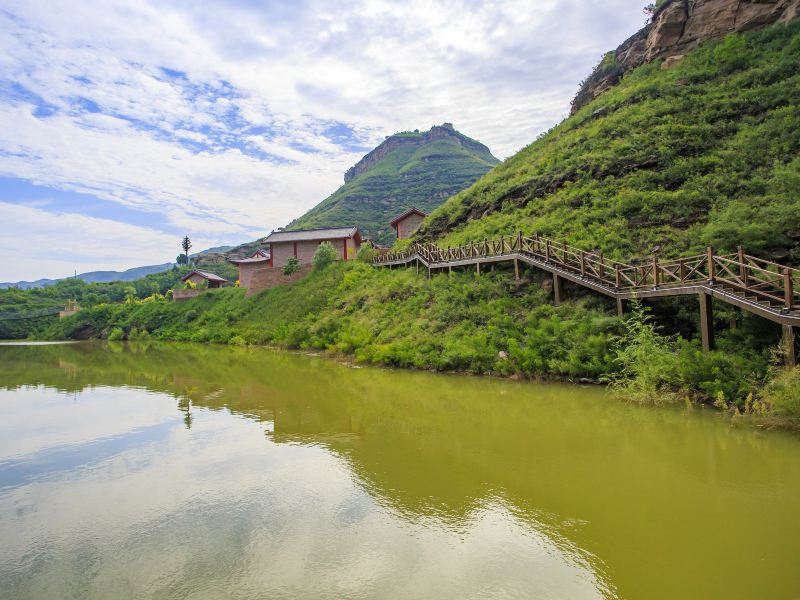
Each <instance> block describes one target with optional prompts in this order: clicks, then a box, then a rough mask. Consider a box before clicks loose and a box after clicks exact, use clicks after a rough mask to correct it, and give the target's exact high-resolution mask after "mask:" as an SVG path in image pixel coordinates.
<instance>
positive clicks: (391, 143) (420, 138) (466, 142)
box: [344, 0, 800, 183]
mask: <svg viewBox="0 0 800 600" xmlns="http://www.w3.org/2000/svg"><path fill="white" fill-rule="evenodd" d="M798 1H800V0H798ZM447 138H449V139H453V140H456V141H457V142H458V143H459V144H461V145H462V146H464V147H465V148H469V149H470V150H473V151H475V152H478V153H485V154H486V155H487V156H488V155H490V154H491V153H490V152H489V148H487V147H486V146H484V145H483V144H481V143H480V142H476V141H475V140H473V139H470V138H468V137H467V136H465V135H463V134H461V133H459V132H458V131H456V129H455V128H454V127H453V124H452V123H444V124H442V125H434V126H433V127H431V128H430V130H428V131H426V132H424V133H418V134H395V135H391V136H389V137H388V138H386V140H385V141H384V142H383V143H382V144H381V145H380V146H378V147H377V148H375V149H374V150H373V151H372V152H370V153H369V154H367V155H366V156H365V157H364V158H362V159H361V160H360V161H358V163H356V164H355V165H354V166H352V167H350V168H349V169H348V170H347V171H346V172H345V174H344V182H345V183H347V182H348V181H350V180H351V179H354V178H356V177H358V176H359V175H361V173H365V172H366V171H369V170H370V169H371V168H372V167H373V166H375V165H376V164H378V163H379V162H380V161H381V160H382V159H383V157H385V156H386V155H387V154H389V153H390V152H392V151H393V150H395V149H396V148H400V147H402V146H422V145H424V144H429V143H430V142H434V141H436V140H441V139H447Z"/></svg>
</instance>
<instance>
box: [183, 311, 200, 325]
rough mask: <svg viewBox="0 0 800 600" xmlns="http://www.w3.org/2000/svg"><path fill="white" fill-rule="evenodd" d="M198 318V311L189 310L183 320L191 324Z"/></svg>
mask: <svg viewBox="0 0 800 600" xmlns="http://www.w3.org/2000/svg"><path fill="white" fill-rule="evenodd" d="M196 318H197V311H196V310H187V311H186V314H185V315H183V320H184V321H186V322H187V323H191V322H192V321H194V320H195V319H196Z"/></svg>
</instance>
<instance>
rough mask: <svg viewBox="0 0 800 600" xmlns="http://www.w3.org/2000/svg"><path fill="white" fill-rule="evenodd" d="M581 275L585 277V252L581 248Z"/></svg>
mask: <svg viewBox="0 0 800 600" xmlns="http://www.w3.org/2000/svg"><path fill="white" fill-rule="evenodd" d="M581 277H586V253H585V252H584V251H583V250H581Z"/></svg>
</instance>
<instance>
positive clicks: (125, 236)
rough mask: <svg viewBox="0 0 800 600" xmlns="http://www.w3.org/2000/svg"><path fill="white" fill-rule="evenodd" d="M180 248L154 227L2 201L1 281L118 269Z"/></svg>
mask: <svg viewBox="0 0 800 600" xmlns="http://www.w3.org/2000/svg"><path fill="white" fill-rule="evenodd" d="M193 243H194V246H195V247H196V248H201V247H207V245H210V240H209V239H207V238H206V239H195V240H194V242H193ZM179 252H180V249H179V248H178V240H177V239H176V238H175V236H174V235H168V234H165V233H162V232H160V231H156V230H154V229H149V228H146V227H138V226H136V225H129V224H127V223H121V222H119V221H113V220H110V219H99V218H95V217H87V216H84V215H79V214H74V213H58V212H52V211H48V210H43V209H41V208H36V207H33V206H23V205H18V204H8V203H5V202H0V256H3V257H4V259H5V260H4V261H3V263H2V266H0V280H2V281H19V280H23V279H37V278H39V277H44V276H47V275H48V274H53V273H57V274H58V275H59V276H62V277H63V276H66V275H69V274H72V273H73V272H74V271H77V272H78V273H84V272H86V271H105V270H116V269H118V268H120V267H121V266H122V265H125V264H128V263H129V262H130V260H131V257H135V258H136V261H137V262H134V263H133V264H130V265H129V266H141V265H150V264H161V263H165V262H170V261H172V260H174V259H175V256H177V254H178V253H179ZM12 257H13V258H12Z"/></svg>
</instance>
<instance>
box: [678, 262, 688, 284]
mask: <svg viewBox="0 0 800 600" xmlns="http://www.w3.org/2000/svg"><path fill="white" fill-rule="evenodd" d="M678 278H679V279H680V282H681V283H683V280H684V279H686V265H685V264H684V263H683V259H680V260H679V261H678Z"/></svg>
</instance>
